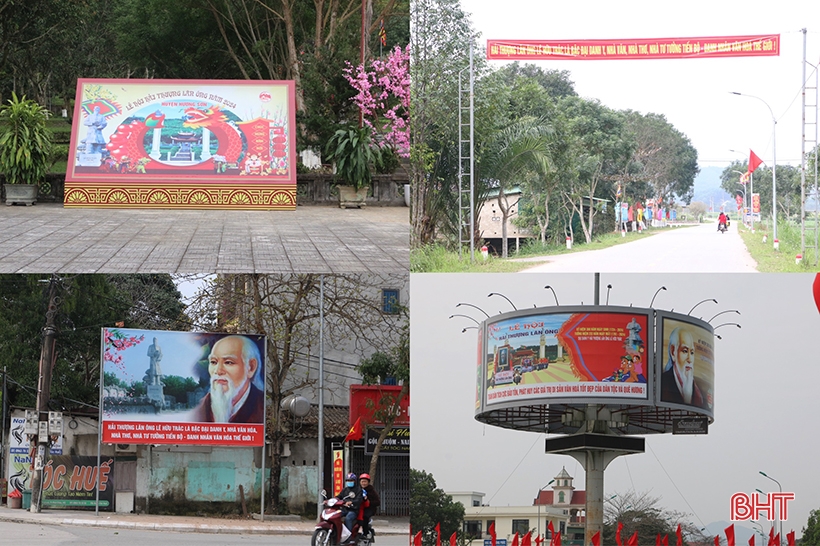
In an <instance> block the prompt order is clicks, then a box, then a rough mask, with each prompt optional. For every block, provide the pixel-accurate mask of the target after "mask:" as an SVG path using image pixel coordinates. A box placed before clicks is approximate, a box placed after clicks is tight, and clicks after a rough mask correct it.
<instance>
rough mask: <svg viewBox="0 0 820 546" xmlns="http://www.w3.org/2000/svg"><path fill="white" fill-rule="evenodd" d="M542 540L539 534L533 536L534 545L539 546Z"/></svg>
mask: <svg viewBox="0 0 820 546" xmlns="http://www.w3.org/2000/svg"><path fill="white" fill-rule="evenodd" d="M542 542H544V539H543V538H542V537H541V535H538V536H537V537H535V546H541V543H542Z"/></svg>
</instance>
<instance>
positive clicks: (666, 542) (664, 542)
mask: <svg viewBox="0 0 820 546" xmlns="http://www.w3.org/2000/svg"><path fill="white" fill-rule="evenodd" d="M661 543H662V545H663V546H669V535H663V540H662V541H661Z"/></svg>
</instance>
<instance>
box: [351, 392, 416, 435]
mask: <svg viewBox="0 0 820 546" xmlns="http://www.w3.org/2000/svg"><path fill="white" fill-rule="evenodd" d="M396 402H398V407H399V414H398V415H397V416H396V419H395V420H394V421H393V425H394V426H400V425H407V426H409V425H410V395H409V394H405V395H404V396H401V386H400V385H351V386H350V425H351V426H353V424H354V423H355V422H356V421H357V420H358V419H361V422H362V425H380V426H384V422H383V421H382V419H381V417H384V415H385V411H390V410H391V409H392V407H393V406H394V404H395V403H396Z"/></svg>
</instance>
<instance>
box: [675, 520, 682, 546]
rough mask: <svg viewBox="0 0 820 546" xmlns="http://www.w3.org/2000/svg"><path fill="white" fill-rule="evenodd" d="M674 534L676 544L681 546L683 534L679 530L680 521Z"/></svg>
mask: <svg viewBox="0 0 820 546" xmlns="http://www.w3.org/2000/svg"><path fill="white" fill-rule="evenodd" d="M675 536H676V537H678V541H677V543H676V546H683V534H682V533H681V532H680V523H678V528H677V529H676V530H675Z"/></svg>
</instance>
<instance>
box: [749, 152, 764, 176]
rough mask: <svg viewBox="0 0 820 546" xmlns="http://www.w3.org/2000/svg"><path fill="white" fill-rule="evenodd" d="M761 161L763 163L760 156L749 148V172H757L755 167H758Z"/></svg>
mask: <svg viewBox="0 0 820 546" xmlns="http://www.w3.org/2000/svg"><path fill="white" fill-rule="evenodd" d="M761 163H763V160H762V159H760V158H759V157H757V156H756V155H755V153H754V152H753V151H752V150H749V170H748V172H749V173H753V172H755V169H757V168H758V167H759V166H760V164H761Z"/></svg>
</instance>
